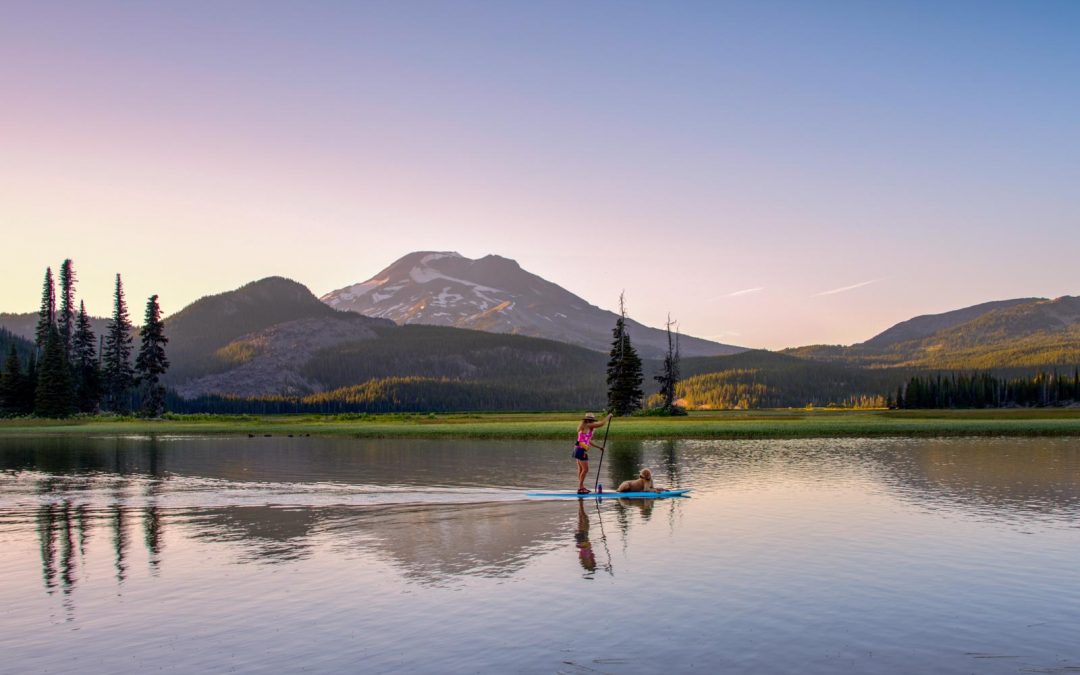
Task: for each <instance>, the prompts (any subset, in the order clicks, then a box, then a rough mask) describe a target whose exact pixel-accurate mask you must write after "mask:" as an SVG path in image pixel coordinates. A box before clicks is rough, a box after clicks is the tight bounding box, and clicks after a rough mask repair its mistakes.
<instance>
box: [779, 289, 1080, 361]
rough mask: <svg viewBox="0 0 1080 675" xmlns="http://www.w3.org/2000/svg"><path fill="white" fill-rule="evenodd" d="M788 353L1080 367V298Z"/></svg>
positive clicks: (979, 308)
mask: <svg viewBox="0 0 1080 675" xmlns="http://www.w3.org/2000/svg"><path fill="white" fill-rule="evenodd" d="M784 353H785V354H788V355H792V356H798V357H801V358H809V359H814V360H819V361H825V362H832V363H842V364H848V365H858V366H866V367H874V368H882V367H887V368H894V367H902V368H914V369H949V370H976V369H978V370H996V371H1001V372H1020V371H1031V370H1034V369H1037V368H1047V369H1053V368H1055V367H1072V366H1073V365H1075V364H1077V363H1080V298H1077V297H1072V296H1063V297H1060V298H1056V299H1054V300H1047V299H1044V298H1021V299H1016V300H1005V301H1000V302H991V303H984V304H981V305H975V306H973V307H968V308H964V309H961V310H956V311H953V312H946V313H944V314H937V315H927V316H922V317H916V318H914V319H911V320H909V321H905V322H902V323H899V324H897V325H896V326H893V327H892V328H890V329H888V330H886V331H884V332H882V333H880V334H879V335H877V336H874V337H873V338H871V339H869V340H867V341H866V342H863V343H859V344H855V345H851V346H850V347H844V346H839V345H811V346H807V347H798V348H794V349H788V350H784Z"/></svg>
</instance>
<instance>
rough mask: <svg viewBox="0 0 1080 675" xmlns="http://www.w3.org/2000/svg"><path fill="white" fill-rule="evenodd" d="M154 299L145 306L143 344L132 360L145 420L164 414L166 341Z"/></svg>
mask: <svg viewBox="0 0 1080 675" xmlns="http://www.w3.org/2000/svg"><path fill="white" fill-rule="evenodd" d="M157 300H158V296H156V295H151V296H150V299H149V300H148V301H147V303H146V318H145V320H144V321H143V329H142V344H141V345H140V346H139V355H138V357H136V359H135V372H136V373H137V374H138V383H139V388H140V389H141V391H142V414H143V415H144V416H146V417H161V413H163V412H165V387H163V386H162V385H161V382H160V378H161V376H162V375H164V374H165V371H166V370H167V369H168V367H169V360H168V359H167V358H165V345H166V343H168V341H169V339H168V338H167V337H165V325H164V323H163V322H162V321H161V308H160V307H158V301H157Z"/></svg>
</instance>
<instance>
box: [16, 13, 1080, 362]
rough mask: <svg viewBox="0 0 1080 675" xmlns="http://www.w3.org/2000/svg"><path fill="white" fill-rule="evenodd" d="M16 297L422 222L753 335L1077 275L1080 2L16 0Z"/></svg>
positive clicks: (606, 296) (764, 339) (27, 306)
mask: <svg viewBox="0 0 1080 675" xmlns="http://www.w3.org/2000/svg"><path fill="white" fill-rule="evenodd" d="M0 103H2V105H0V231H2V235H0V241H2V243H3V251H4V255H3V276H2V282H3V283H2V286H0V311H17V312H25V311H34V310H35V309H36V308H37V305H38V301H39V298H40V293H41V278H42V274H43V272H44V269H45V267H46V266H48V265H52V266H53V268H54V270H55V269H56V268H57V267H58V266H59V264H60V262H61V260H63V258H65V257H71V258H74V260H75V264H76V269H77V272H78V274H79V276H80V284H79V287H78V291H79V295H80V296H81V297H82V298H84V299H85V300H86V302H87V307H88V309H89V310H90V311H91V313H93V314H97V315H107V314H108V313H109V311H110V303H111V283H112V278H113V275H114V274H115V273H116V272H121V273H122V274H123V275H124V280H125V285H126V287H127V292H128V300H129V303H130V305H131V308H132V315H133V318H136V319H137V320H138V319H141V311H142V306H143V304H144V303H145V300H146V297H147V296H148V295H150V294H151V293H158V294H160V296H161V303H162V308H163V310H164V311H165V312H166V313H169V312H175V311H177V310H179V309H181V308H182V307H183V306H185V305H186V304H188V303H190V302H192V301H193V300H195V299H197V298H199V297H200V296H203V295H207V294H212V293H219V292H222V291H226V290H230V289H233V288H236V287H238V286H240V285H242V284H244V283H247V282H249V281H253V280H255V279H258V278H262V277H264V276H269V275H282V276H287V277H290V278H293V279H296V280H297V281H300V282H302V283H304V284H306V285H307V286H308V287H309V288H311V290H312V291H313V292H315V293H316V294H317V295H322V294H323V293H326V292H328V291H330V290H333V289H336V288H340V287H342V286H345V285H348V284H351V283H355V282H358V281H363V280H365V279H367V278H369V277H371V276H372V275H374V274H375V273H376V272H378V271H379V270H380V269H382V268H383V267H385V266H386V265H388V264H390V263H391V262H392V261H393V260H395V259H397V258H398V257H400V256H401V255H404V254H405V253H408V252H410V251H414V250H451V251H458V252H460V253H461V254H463V255H466V256H468V257H473V258H476V257H480V256H483V255H486V254H489V253H496V254H499V255H502V256H506V257H509V258H514V259H515V260H517V261H518V262H519V263H520V264H521V265H522V267H524V268H525V269H527V270H529V271H532V272H534V273H536V274H539V275H541V276H543V277H545V278H547V279H549V280H551V281H553V282H555V283H558V284H560V285H562V286H564V287H565V288H567V289H569V290H570V291H572V292H574V293H577V294H579V295H581V296H583V297H584V298H585V299H587V300H589V301H590V302H592V303H595V304H597V305H600V306H601V307H605V308H609V309H610V308H614V307H616V306H617V303H618V296H619V292H620V291H621V290H623V289H625V291H626V294H627V298H628V304H629V310H630V313H631V315H632V316H633V317H634V318H635V319H638V320H640V321H642V322H644V323H648V324H651V325H657V326H659V325H662V324H663V322H664V319H665V317H666V315H667V313H668V312H669V311H670V313H671V315H672V316H673V317H674V318H675V319H677V320H678V321H679V322H680V325H681V329H682V331H683V332H684V333H687V334H691V335H697V336H700V337H706V338H712V339H717V340H721V341H724V342H728V343H732V344H738V345H744V346H749V347H768V348H778V347H785V346H794V345H800V344H809V343H845V344H846V343H851V342H858V341H862V340H865V339H867V338H869V337H870V336H872V335H873V334H875V333H877V332H879V331H881V330H883V329H884V328H887V327H888V326H890V325H892V324H893V323H895V322H897V321H901V320H904V319H907V318H910V317H911V316H914V315H917V314H925V313H932V312H940V311H946V310H949V309H955V308H959V307H962V306H966V305H970V304H975V303H978V302H984V301H988V300H996V299H1005V298H1013V297H1025V296H1043V297H1055V296H1059V295H1066V294H1069V295H1076V294H1080V2H1077V1H1075V0H1061V1H1044V0H1029V1H1020V0H1017V1H1015V2H994V1H990V0H978V1H972V2H961V1H955V2H954V1H944V2H942V1H934V2H894V3H889V2H871V1H865V2H859V1H854V0H852V1H850V2H770V1H768V0H765V1H762V0H753V1H747V2H719V1H717V2H700V3H698V2H671V3H668V2H655V3H639V2H576V1H575V2H553V1H543V2H536V1H533V2H520V3H517V2H490V3H476V2H458V1H454V2H450V1H447V2H432V3H419V2H396V1H395V2H379V3H364V2H299V1H298V2H267V1H259V2H235V1H230V2H213V3H211V2H206V3H202V2H186V1H185V2H173V3H139V2H118V3H104V2H90V1H80V2H71V3H60V2H36V1H31V2H0Z"/></svg>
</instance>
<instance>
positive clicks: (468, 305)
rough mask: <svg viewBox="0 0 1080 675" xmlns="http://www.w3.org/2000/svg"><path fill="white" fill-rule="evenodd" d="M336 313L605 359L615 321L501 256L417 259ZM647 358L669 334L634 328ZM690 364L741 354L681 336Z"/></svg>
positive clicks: (360, 291) (348, 292)
mask: <svg viewBox="0 0 1080 675" xmlns="http://www.w3.org/2000/svg"><path fill="white" fill-rule="evenodd" d="M322 300H323V301H324V302H326V303H327V304H328V305H330V306H331V307H334V308H336V309H342V310H348V311H353V312H358V313H360V314H363V315H365V316H372V317H381V318H386V319H391V320H393V321H394V322H395V323H398V324H426V325H436V326H453V327H456V328H470V329H474V330H482V331H487V332H492V333H511V334H517V335H527V336H531V337H540V338H547V339H551V340H557V341H559V342H565V343H567V344H573V345H579V346H582V347H586V348H588V349H592V350H595V351H602V352H606V351H607V350H608V349H609V348H610V345H611V330H612V328H613V327H614V325H615V320H616V319H617V315H616V314H615V313H613V312H609V311H606V310H603V309H600V308H599V307H596V306H595V305H592V304H589V303H588V302H586V301H585V300H584V299H582V298H580V297H578V296H577V295H574V294H573V293H571V292H569V291H567V290H566V289H564V288H562V287H561V286H559V285H557V284H554V283H551V282H550V281H547V280H545V279H543V278H541V277H539V276H537V275H535V274H532V273H531V272H528V271H526V270H523V269H522V268H521V266H520V265H518V263H517V262H515V261H513V260H510V259H508V258H503V257H500V256H497V255H489V256H485V257H483V258H480V259H477V260H472V259H470V258H466V257H464V256H462V255H460V254H458V253H447V252H441V253H440V252H434V251H418V252H415V253H410V254H408V255H406V256H404V257H402V258H401V259H399V260H397V261H396V262H394V263H393V264H392V265H390V266H389V267H387V268H386V269H384V270H382V271H381V272H379V273H378V274H376V275H375V276H373V277H371V278H370V279H368V280H367V281H364V282H362V283H358V284H354V285H352V286H347V287H345V288H342V289H338V290H336V291H332V292H330V293H327V294H326V295H324V296H323V297H322ZM627 330H628V331H629V333H630V337H631V339H632V340H633V342H634V345H635V346H636V347H637V349H638V351H639V352H640V353H641V355H642V356H643V357H644V358H654V357H658V356H660V355H662V354H663V353H664V351H665V350H666V349H667V335H666V333H665V332H664V331H663V330H660V329H657V328H650V327H648V326H644V325H642V324H640V323H637V322H636V321H629V322H628V324H627ZM681 346H682V350H683V353H684V354H686V355H687V356H712V355H719V354H733V353H737V352H739V351H742V348H741V347H734V346H731V345H725V344H720V343H717V342H710V341H708V340H702V339H700V338H695V337H691V336H685V335H684V336H682V341H681Z"/></svg>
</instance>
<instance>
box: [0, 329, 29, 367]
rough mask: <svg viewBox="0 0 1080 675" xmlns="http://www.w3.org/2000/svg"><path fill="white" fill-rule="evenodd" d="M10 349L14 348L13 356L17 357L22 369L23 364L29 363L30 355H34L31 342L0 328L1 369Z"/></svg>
mask: <svg viewBox="0 0 1080 675" xmlns="http://www.w3.org/2000/svg"><path fill="white" fill-rule="evenodd" d="M12 347H14V348H15V354H16V355H18V357H19V360H20V361H21V362H22V363H23V367H25V364H26V363H27V362H28V361H29V359H30V355H31V354H33V353H34V343H33V342H31V341H30V340H27V339H25V338H23V337H21V336H19V335H16V334H15V333H12V332H11V331H10V330H7V329H6V328H0V368H2V366H3V364H4V362H6V361H7V357H8V355H9V354H10V353H11V348H12Z"/></svg>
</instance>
